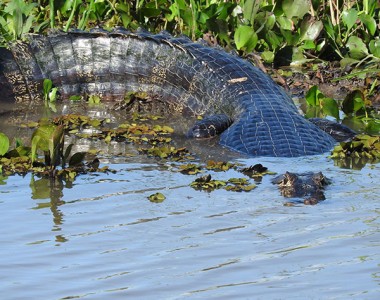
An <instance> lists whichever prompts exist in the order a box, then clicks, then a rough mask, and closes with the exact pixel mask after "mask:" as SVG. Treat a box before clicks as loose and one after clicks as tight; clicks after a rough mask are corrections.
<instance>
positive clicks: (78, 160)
mask: <svg viewBox="0 0 380 300" xmlns="http://www.w3.org/2000/svg"><path fill="white" fill-rule="evenodd" d="M86 154H87V152H77V153H75V154H74V155H73V156H71V157H70V160H69V167H74V166H79V165H81V164H82V162H83V160H84V158H85V156H86Z"/></svg>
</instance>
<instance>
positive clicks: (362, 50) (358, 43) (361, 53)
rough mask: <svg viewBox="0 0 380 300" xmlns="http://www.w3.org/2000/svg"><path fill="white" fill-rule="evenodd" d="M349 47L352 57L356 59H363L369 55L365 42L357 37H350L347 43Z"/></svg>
mask: <svg viewBox="0 0 380 300" xmlns="http://www.w3.org/2000/svg"><path fill="white" fill-rule="evenodd" d="M347 47H348V49H349V52H350V57H352V58H354V59H362V58H364V57H366V56H367V55H368V49H367V47H366V45H365V44H364V42H363V41H362V40H361V39H360V38H359V37H357V36H350V38H349V39H348V41H347Z"/></svg>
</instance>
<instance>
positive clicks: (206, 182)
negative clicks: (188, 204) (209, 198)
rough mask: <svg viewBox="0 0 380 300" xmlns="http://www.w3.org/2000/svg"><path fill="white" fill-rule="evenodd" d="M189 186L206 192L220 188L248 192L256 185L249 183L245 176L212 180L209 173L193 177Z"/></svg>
mask: <svg viewBox="0 0 380 300" xmlns="http://www.w3.org/2000/svg"><path fill="white" fill-rule="evenodd" d="M190 186H191V187H192V188H194V189H196V190H203V191H207V192H211V191H213V190H216V189H220V188H223V189H225V190H226V191H233V192H249V191H251V190H253V189H254V188H255V187H256V185H255V184H250V183H249V181H248V179H246V178H230V179H229V180H227V181H225V180H213V179H211V175H210V174H208V175H205V176H202V177H199V178H197V179H195V180H194V181H193V182H192V183H191V184H190Z"/></svg>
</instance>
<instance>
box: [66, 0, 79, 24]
mask: <svg viewBox="0 0 380 300" xmlns="http://www.w3.org/2000/svg"><path fill="white" fill-rule="evenodd" d="M76 8H77V0H74V3H73V7H72V10H71V14H70V17H69V19H68V20H67V23H66V25H65V28H64V31H68V30H69V27H70V25H71V22H72V21H73V19H74V15H75V11H76Z"/></svg>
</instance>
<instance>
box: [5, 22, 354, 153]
mask: <svg viewBox="0 0 380 300" xmlns="http://www.w3.org/2000/svg"><path fill="white" fill-rule="evenodd" d="M0 69H1V71H0V90H1V94H2V97H3V98H5V97H6V95H7V94H10V95H11V96H12V98H14V99H16V101H19V102H28V103H31V104H30V105H33V103H35V101H40V100H41V99H42V93H41V91H42V83H43V80H44V79H51V80H52V82H53V84H54V85H55V86H56V87H58V88H59V91H60V94H61V97H62V98H63V99H68V98H69V97H70V96H72V95H79V94H86V95H98V96H101V98H102V99H103V100H104V101H105V100H109V101H123V100H124V98H125V95H126V94H127V93H131V92H145V93H147V94H148V95H150V96H151V99H154V100H153V101H156V102H157V105H162V104H164V108H165V110H166V111H167V113H168V114H169V115H170V114H173V113H180V114H183V115H186V116H194V120H196V118H195V116H203V119H202V120H200V121H197V122H195V124H194V126H193V127H192V128H191V129H190V130H189V134H188V135H189V136H191V137H197V138H198V137H210V136H215V135H219V134H220V144H221V145H223V146H225V147H228V148H231V149H232V150H235V151H239V152H242V153H245V154H248V155H251V156H282V157H292V156H304V155H314V154H321V153H324V152H327V151H329V150H330V149H331V148H332V147H333V145H334V144H335V143H336V141H335V139H334V138H333V137H332V136H331V135H329V134H328V133H326V132H324V131H323V130H321V129H320V128H319V127H321V128H326V127H328V130H329V131H332V132H333V133H335V132H339V133H340V132H341V127H340V126H339V124H335V123H331V122H330V123H327V124H329V125H328V126H327V125H326V122H328V121H321V120H320V119H318V120H313V122H314V123H316V124H317V125H318V126H319V127H318V126H317V125H315V124H313V122H310V121H309V120H307V119H305V118H304V117H303V116H302V115H301V114H299V112H298V110H297V107H296V106H295V105H294V103H293V102H292V100H291V98H290V97H289V95H288V94H287V93H286V92H285V91H284V90H283V89H282V88H281V87H280V86H278V85H277V84H276V83H275V82H274V81H273V80H272V79H271V78H270V77H269V76H268V75H266V74H265V73H264V72H262V71H261V70H260V69H258V68H257V67H255V66H253V65H252V64H251V63H250V62H248V61H247V60H244V59H242V58H240V57H238V56H237V55H233V54H229V53H227V52H225V51H224V50H222V49H219V48H217V47H208V46H205V45H204V43H201V42H193V41H191V40H190V39H189V38H187V37H184V36H180V37H173V36H171V35H170V34H168V33H166V32H162V33H159V34H151V33H149V32H146V31H142V30H140V31H137V32H129V31H127V30H125V29H122V28H116V29H114V30H113V31H112V32H107V31H104V30H102V29H96V30H92V31H90V32H83V31H72V32H68V33H63V32H55V33H51V34H49V35H37V34H31V35H28V36H27V39H26V41H24V42H21V41H18V42H13V43H11V44H10V46H9V50H7V49H5V48H4V49H2V50H1V53H0ZM153 105H154V103H153ZM331 124H333V125H331ZM331 128H333V129H331ZM348 132H349V133H348V135H350V134H352V132H350V131H348ZM338 135H339V134H338ZM344 137H346V134H344Z"/></svg>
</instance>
